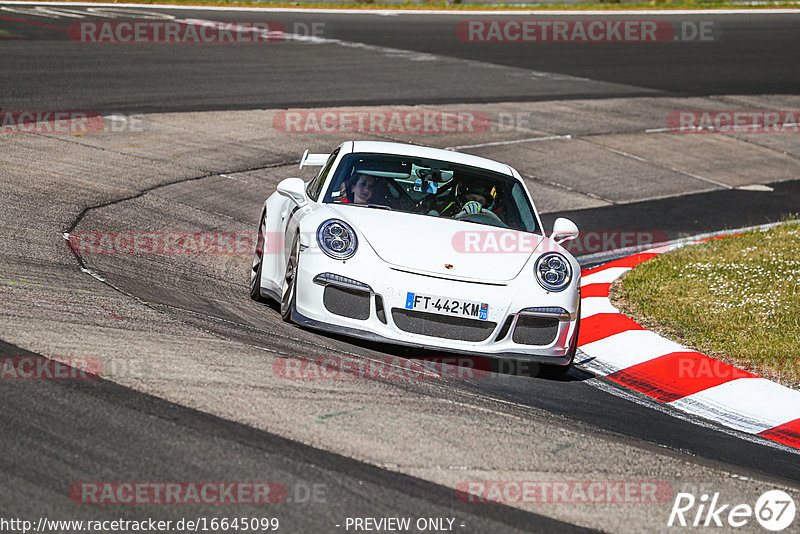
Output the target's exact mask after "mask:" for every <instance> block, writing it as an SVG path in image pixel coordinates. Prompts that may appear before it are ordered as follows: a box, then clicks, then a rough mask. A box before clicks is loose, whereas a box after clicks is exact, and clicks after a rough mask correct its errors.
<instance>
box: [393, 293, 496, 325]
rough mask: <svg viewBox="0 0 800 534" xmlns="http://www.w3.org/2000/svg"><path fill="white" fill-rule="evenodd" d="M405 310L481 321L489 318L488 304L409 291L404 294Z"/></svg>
mask: <svg viewBox="0 0 800 534" xmlns="http://www.w3.org/2000/svg"><path fill="white" fill-rule="evenodd" d="M406 309H407V310H417V311H423V312H428V313H439V314H442V315H451V316H456V317H469V318H471V319H479V320H481V321H485V320H486V319H488V317H489V304H488V303H486V302H475V301H472V300H462V299H454V298H449V297H439V296H437V295H424V294H422V293H412V292H410V291H409V292H408V293H407V294H406Z"/></svg>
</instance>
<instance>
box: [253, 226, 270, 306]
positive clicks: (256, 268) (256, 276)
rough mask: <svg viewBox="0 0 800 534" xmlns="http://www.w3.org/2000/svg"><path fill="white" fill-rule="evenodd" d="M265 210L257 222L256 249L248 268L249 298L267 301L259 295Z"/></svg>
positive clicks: (262, 261)
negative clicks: (250, 266)
mask: <svg viewBox="0 0 800 534" xmlns="http://www.w3.org/2000/svg"><path fill="white" fill-rule="evenodd" d="M265 217H266V213H265V212H261V219H260V220H259V223H258V240H257V241H256V251H255V253H254V254H253V266H252V268H251V269H250V298H251V299H253V300H255V301H256V302H267V299H266V298H265V297H263V296H262V295H261V271H262V268H263V267H264V232H263V231H262V228H263V227H264V218H265Z"/></svg>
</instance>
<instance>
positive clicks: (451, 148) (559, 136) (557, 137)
mask: <svg viewBox="0 0 800 534" xmlns="http://www.w3.org/2000/svg"><path fill="white" fill-rule="evenodd" d="M555 139H572V135H570V134H567V135H549V136H547V137H528V138H526V139H515V140H513V141H494V142H491V143H479V144H477V145H461V146H449V147H446V148H445V150H461V149H463V148H481V147H485V146H502V145H516V144H518V143H533V142H536V141H553V140H555Z"/></svg>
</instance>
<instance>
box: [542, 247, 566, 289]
mask: <svg viewBox="0 0 800 534" xmlns="http://www.w3.org/2000/svg"><path fill="white" fill-rule="evenodd" d="M534 270H535V271H536V280H538V281H539V285H541V286H542V287H543V288H545V289H546V290H548V291H563V290H564V289H566V287H567V286H568V285H569V283H570V281H571V280H572V267H570V264H569V261H567V258H565V257H564V256H563V255H561V254H559V253H558V252H550V253H547V254H542V255H541V256H540V257H539V259H538V260H536V266H535V267H534Z"/></svg>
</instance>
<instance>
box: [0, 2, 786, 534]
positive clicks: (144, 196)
mask: <svg viewBox="0 0 800 534" xmlns="http://www.w3.org/2000/svg"><path fill="white" fill-rule="evenodd" d="M91 9H95V11H94V12H89V11H87V8H86V7H81V6H66V7H65V6H48V7H46V8H38V7H36V6H34V5H20V4H17V5H11V4H0V39H2V41H3V42H2V43H1V44H2V46H0V70H1V71H2V72H3V76H2V81H0V109H2V111H9V110H92V111H93V112H97V113H98V114H99V115H103V116H104V117H105V118H104V122H103V124H104V126H103V129H102V130H101V131H97V132H90V133H86V134H66V135H65V134H59V133H50V132H39V133H0V161H2V165H1V166H0V198H2V199H3V201H2V202H1V203H0V220H2V221H3V225H2V227H0V237H2V239H3V242H4V243H5V244H6V246H4V247H3V249H2V251H0V300H1V301H2V302H3V306H2V307H1V308H0V357H2V358H12V357H17V358H29V359H31V361H35V362H43V361H46V360H45V358H55V359H60V360H63V361H66V362H74V360H72V359H74V358H78V359H86V358H89V359H94V360H96V361H99V362H101V363H102V365H103V373H102V377H88V378H87V379H82V380H0V397H2V408H1V409H0V425H2V428H3V432H2V434H0V452H1V453H2V454H0V465H2V469H0V480H2V482H3V483H2V484H0V519H10V518H22V519H27V520H31V521H33V522H34V524H35V522H36V521H37V520H38V519H39V518H41V517H47V518H49V519H65V520H66V519H75V520H100V519H109V520H111V519H117V518H122V519H128V520H142V519H146V518H148V517H149V518H154V519H163V520H173V521H177V520H179V519H181V518H189V519H197V518H207V519H208V520H210V519H211V518H214V517H216V518H223V517H229V518H231V517H237V516H243V517H258V518H272V517H277V518H279V520H280V529H279V532H347V531H351V532H352V531H356V530H358V529H356V528H355V527H353V526H350V527H349V528H348V526H347V525H348V523H347V521H348V518H350V519H352V518H381V517H384V518H385V517H411V518H414V520H416V519H418V518H434V519H436V518H449V519H452V520H453V523H452V530H453V531H458V532H516V531H532V532H570V531H582V530H584V529H598V530H601V531H608V532H643V531H652V532H660V531H666V530H668V528H667V527H666V524H667V520H668V518H669V516H670V509H671V507H672V502H673V500H674V494H675V493H677V492H679V491H685V492H689V493H692V494H694V495H696V496H698V497H699V496H700V495H701V494H709V495H710V494H713V493H715V492H719V493H720V494H721V495H722V496H723V499H725V501H724V502H728V503H734V504H735V503H750V504H751V505H752V504H754V503H755V500H756V499H757V498H758V496H759V495H761V494H762V493H764V492H765V491H767V490H770V489H782V490H784V491H786V492H788V493H789V494H790V495H791V496H793V497H794V499H795V501H796V502H800V500H798V499H799V498H800V462H798V453H797V452H796V450H794V449H790V448H789V447H785V446H781V445H777V444H774V443H769V442H766V441H764V440H760V439H757V438H752V437H750V436H746V435H744V434H742V433H739V432H735V431H732V430H727V429H723V428H721V427H719V426H717V425H715V424H713V423H710V422H707V421H703V420H699V419H693V418H690V417H688V416H683V415H678V414H677V413H676V412H674V411H673V410H671V409H670V408H669V407H668V406H665V405H661V404H657V403H655V402H651V401H648V400H646V399H645V398H644V397H643V396H639V395H637V394H633V393H630V392H628V391H626V390H623V389H621V388H618V387H617V386H615V385H613V383H611V382H609V381H607V380H604V379H599V378H596V377H594V376H593V375H592V374H591V373H589V372H587V371H585V370H582V369H581V368H580V366H578V368H576V369H574V370H573V371H571V372H570V374H569V375H568V376H567V377H564V378H562V379H553V378H545V377H540V378H536V377H531V376H528V375H529V374H530V373H529V371H530V369H517V370H516V371H514V372H512V370H510V369H509V368H507V366H504V365H502V364H499V363H497V362H494V363H493V365H494V367H493V370H494V371H496V372H493V373H490V374H488V375H487V376H485V377H480V378H472V379H467V380H427V381H426V380H330V381H326V380H289V379H286V378H285V377H281V376H280V373H278V372H277V371H276V369H278V367H276V365H278V362H280V360H281V359H283V358H292V357H298V356H309V357H314V356H333V357H338V358H342V359H346V360H358V361H365V360H366V361H380V360H381V359H382V358H385V357H387V356H391V357H397V358H400V359H403V358H425V357H429V356H432V355H431V354H420V353H419V352H415V351H409V350H400V349H396V348H392V347H386V346H380V345H374V344H369V343H362V342H355V341H353V340H348V339H345V338H339V337H335V336H322V335H320V334H317V333H314V332H311V331H308V330H304V329H300V328H298V327H296V326H293V325H289V324H286V323H284V322H282V321H281V318H280V315H279V313H278V312H277V311H276V310H275V309H274V307H270V306H265V305H259V304H257V303H254V302H252V301H251V300H250V299H249V298H248V297H247V271H248V268H249V266H250V260H251V256H250V255H249V254H247V253H238V254H214V255H203V254H195V255H192V254H174V255H168V254H164V255H161V254H150V255H148V254H143V255H139V254H92V253H87V252H86V251H85V250H83V251H79V252H77V253H73V252H71V251H70V249H69V248H68V247H67V246H66V245H65V240H64V236H63V234H64V233H69V234H72V235H80V234H81V233H82V232H130V231H141V232H248V231H252V230H254V229H255V226H256V224H257V218H258V212H259V209H260V205H261V203H262V202H263V199H265V198H266V197H267V196H268V195H269V194H270V193H271V192H272V191H274V189H275V186H276V184H277V183H278V182H279V181H280V180H282V179H283V178H286V177H289V176H300V177H302V178H304V179H308V178H310V177H311V176H313V172H314V171H313V169H312V170H308V169H304V170H298V169H297V163H298V161H299V157H300V155H301V154H302V151H303V150H304V149H306V148H310V149H311V151H312V152H315V151H319V152H321V151H325V150H330V149H332V148H333V147H335V146H336V145H338V144H339V143H340V142H342V141H343V140H346V139H348V138H351V137H353V134H352V133H347V132H332V133H331V132H319V131H316V132H315V131H304V132H291V131H287V130H286V125H285V123H284V124H283V126H282V123H281V122H280V117H281V115H280V113H281V110H285V109H286V108H304V109H305V108H308V109H312V112H313V108H320V107H321V108H325V109H331V108H337V107H343V108H345V109H348V110H352V109H354V108H356V107H357V108H356V109H358V110H362V111H365V112H374V113H383V114H387V113H392V112H394V111H398V110H401V111H402V110H409V109H421V108H423V107H424V109H432V110H453V109H456V110H466V111H468V112H470V113H473V114H475V115H476V116H481V117H488V123H487V125H486V127H485V128H483V129H481V128H478V129H477V130H474V131H468V132H455V133H454V132H449V133H448V132H426V133H417V132H383V131H374V130H373V131H369V132H366V133H364V134H363V137H365V138H368V139H381V140H399V141H405V142H416V143H421V144H428V145H432V146H438V147H449V148H457V149H460V150H463V151H466V152H472V153H475V154H478V155H483V156H487V157H490V158H493V159H497V160H499V161H504V162H508V163H509V164H511V165H513V166H514V167H515V168H517V169H519V170H520V172H521V173H522V175H523V177H524V178H525V180H526V182H527V183H528V186H529V188H530V189H531V192H532V194H533V195H534V200H535V201H536V203H537V207H538V208H539V210H540V211H541V212H542V216H543V219H544V222H545V225H546V227H548V228H549V227H550V226H551V225H552V222H553V221H554V220H555V218H556V217H559V216H566V217H569V218H571V219H572V220H574V221H575V222H576V223H577V224H578V226H579V227H580V228H581V230H582V231H584V230H585V231H587V232H592V231H595V232H600V233H602V234H603V235H606V236H607V235H609V234H614V235H616V234H619V233H631V234H634V235H637V236H638V235H646V236H648V238H652V237H653V236H656V237H657V238H666V239H673V238H676V237H680V236H684V235H691V234H697V233H704V232H714V231H719V230H724V229H730V228H738V227H744V226H749V225H754V224H761V223H766V222H774V221H778V220H781V219H782V218H783V217H785V216H787V215H790V214H792V213H794V212H796V211H797V206H798V202H797V201H798V199H800V165H798V162H799V161H800V143H798V141H797V136H796V135H795V136H792V135H790V134H780V135H770V134H730V135H727V134H713V135H692V134H676V133H673V132H669V131H665V130H666V128H665V126H666V125H667V121H668V119H667V117H668V116H669V114H670V113H673V112H675V111H676V110H695V109H701V110H715V109H754V110H769V109H794V110H797V109H800V96H798V92H797V87H798V86H800V73H798V70H797V68H796V62H797V61H796V60H797V58H798V57H800V34H798V32H797V27H798V23H800V14H769V15H768V14H760V13H758V14H749V15H742V14H736V15H734V14H703V13H698V14H692V15H680V14H672V15H665V16H660V15H659V16H656V15H647V16H646V17H640V18H647V19H650V18H657V19H659V20H664V21H667V22H669V24H673V25H681V24H694V25H700V24H701V23H703V22H707V23H711V26H712V27H713V28H714V33H713V39H710V40H708V41H702V42H700V41H689V42H679V41H674V42H673V41H669V42H663V43H539V44H535V45H532V44H531V43H468V42H463V41H461V40H459V39H458V38H457V37H456V35H457V27H458V24H459V22H462V21H464V20H469V19H475V18H478V19H488V18H490V17H489V16H488V15H451V14H446V15H445V14H432V13H428V14H365V13H359V14H341V13H308V12H268V13H254V12H248V11H241V12H238V11H212V10H203V9H189V10H171V9H167V8H149V7H137V8H136V9H135V10H134V11H130V10H129V9H128V8H125V7H119V6H115V7H113V8H91ZM511 17H512V16H511V15H502V16H495V17H494V18H496V19H503V18H506V19H507V18H511ZM513 17H515V18H523V17H518V16H516V15H514V16H513ZM581 17H582V18H585V19H590V18H593V17H594V15H581ZM176 18H180V19H183V20H188V19H199V20H203V21H240V22H242V21H258V20H269V21H273V22H279V23H280V24H281V25H282V26H283V27H285V28H286V29H287V31H289V32H290V33H291V32H294V36H295V37H292V38H290V39H286V40H283V41H281V42H277V43H270V44H260V45H259V44H227V45H223V44H213V45H210V44H187V43H184V44H97V43H95V44H90V43H80V42H73V41H70V39H69V36H68V28H69V26H70V24H72V23H75V22H76V21H85V20H101V21H107V20H134V19H139V20H173V19H176ZM606 18H616V19H624V18H635V17H634V16H632V15H620V16H617V17H606ZM310 28H317V30H316V31H317V32H318V33H317V34H316V37H315V38H314V39H307V38H305V37H307V36H305V35H301V34H302V33H303V32H304V31H306V30H308V29H310ZM503 118H506V119H508V118H511V120H512V122H513V124H512V125H511V127H507V126H508V125H507V124H504V123H502V119H503ZM360 136H361V135H360ZM615 233H616V234H615ZM611 242H615V241H614V239H611ZM578 252H585V253H593V252H602V251H598V250H582V251H578ZM44 365H46V364H44ZM500 480H506V481H550V482H554V481H555V482H558V481H571V482H575V481H597V480H602V481H617V482H631V481H633V482H641V481H647V482H652V483H655V484H662V485H664V484H665V485H668V486H669V488H670V492H669V495H668V496H667V497H666V498H661V499H657V501H656V502H636V501H635V499H633V500H631V501H629V502H603V503H599V504H598V503H593V504H585V503H578V504H575V502H574V501H573V502H572V503H571V504H570V503H565V502H552V501H550V502H547V501H545V502H515V501H514V500H513V499H509V500H508V502H505V503H504V504H498V503H475V502H469V499H466V498H465V496H464V494H463V493H460V492H459V491H458V489H459V488H463V487H464V484H465V483H467V482H469V481H500ZM131 481H133V482H144V481H149V482H151V483H156V482H184V483H187V482H189V483H191V482H200V481H215V482H238V483H242V482H265V481H270V482H273V483H277V484H280V485H282V486H283V487H284V488H285V489H286V497H285V499H284V500H282V502H280V503H274V504H270V505H254V504H241V503H228V504H219V505H207V504H186V505H181V506H168V505H152V504H141V503H139V504H113V505H95V504H87V503H79V502H76V500H75V498H74V495H72V494H71V493H70V491H71V490H70V488H73V486H74V485H76V484H87V483H98V482H114V483H123V482H131ZM71 496H72V497H73V498H71ZM692 517H693V516H692ZM446 524H448V523H447V522H445V523H444V524H443V525H446ZM72 530H76V531H77V529H69V528H62V529H60V530H58V531H59V532H62V531H63V532H66V531H72ZM185 530H192V529H189V528H187V529H185ZM361 530H362V531H363V530H366V529H363V528H362V529H361ZM444 530H446V529H444V528H442V529H436V528H434V527H431V528H429V529H427V530H419V529H418V530H414V529H411V530H409V531H411V532H417V531H426V532H430V531H444ZM669 530H670V531H673V530H680V529H669ZM740 530H741V531H743V532H759V531H761V530H760V527H759V525H758V524H757V523H755V522H751V524H749V525H747V526H746V527H744V528H743V529H740ZM53 531H56V530H55V529H53ZM174 531H176V532H177V531H182V530H177V529H176V530H174ZM211 531H224V529H222V528H213V529H211Z"/></svg>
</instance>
